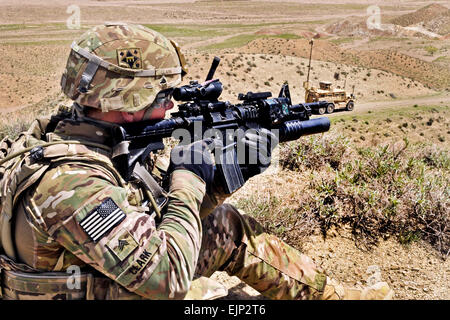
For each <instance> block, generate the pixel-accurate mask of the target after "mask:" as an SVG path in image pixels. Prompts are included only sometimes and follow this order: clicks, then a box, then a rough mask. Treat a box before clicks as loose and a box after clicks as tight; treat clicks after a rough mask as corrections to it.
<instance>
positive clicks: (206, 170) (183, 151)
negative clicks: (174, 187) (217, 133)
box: [168, 139, 214, 191]
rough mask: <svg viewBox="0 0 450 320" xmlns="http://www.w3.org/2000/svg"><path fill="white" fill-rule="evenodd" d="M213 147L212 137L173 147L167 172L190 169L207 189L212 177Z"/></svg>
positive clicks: (209, 187) (209, 186)
mask: <svg viewBox="0 0 450 320" xmlns="http://www.w3.org/2000/svg"><path fill="white" fill-rule="evenodd" d="M213 147H214V140H212V139H205V140H201V141H196V142H194V143H191V144H189V145H178V146H176V147H174V148H173V149H172V151H171V153H170V165H169V169H168V172H169V174H170V173H172V172H173V171H175V170H178V169H184V170H188V171H191V172H193V173H194V174H196V175H197V176H198V177H200V178H201V179H202V180H203V181H204V182H205V183H206V190H207V191H209V190H210V189H211V185H212V183H213V179H214V161H213V156H212V154H211V151H212V150H213Z"/></svg>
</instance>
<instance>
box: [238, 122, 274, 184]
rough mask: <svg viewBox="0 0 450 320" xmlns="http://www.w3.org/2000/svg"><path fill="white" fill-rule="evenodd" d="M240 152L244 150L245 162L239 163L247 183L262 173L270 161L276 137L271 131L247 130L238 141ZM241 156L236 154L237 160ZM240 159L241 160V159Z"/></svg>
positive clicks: (261, 129) (263, 129) (262, 129)
mask: <svg viewBox="0 0 450 320" xmlns="http://www.w3.org/2000/svg"><path fill="white" fill-rule="evenodd" d="M238 143H240V144H241V145H240V146H238V152H239V147H241V149H240V150H241V151H240V152H242V150H245V161H240V162H239V163H240V167H241V170H242V174H243V176H244V179H245V180H246V181H247V180H248V179H250V178H251V177H253V176H255V175H257V174H260V173H262V172H264V171H265V170H266V169H267V168H268V167H269V166H270V162H271V159H272V151H273V149H274V148H275V147H276V146H277V144H278V137H277V136H276V135H275V134H274V133H273V132H271V131H269V130H267V129H265V128H260V129H247V130H245V133H244V135H243V136H242V137H241V138H240V139H239V141H238ZM240 156H242V155H239V154H238V158H239V157H240ZM241 159H242V158H241Z"/></svg>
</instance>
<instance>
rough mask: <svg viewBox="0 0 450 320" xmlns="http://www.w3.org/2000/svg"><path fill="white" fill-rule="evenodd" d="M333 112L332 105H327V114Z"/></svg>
mask: <svg viewBox="0 0 450 320" xmlns="http://www.w3.org/2000/svg"><path fill="white" fill-rule="evenodd" d="M333 112H334V104H332V103H329V104H328V105H327V113H333Z"/></svg>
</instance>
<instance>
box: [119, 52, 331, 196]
mask: <svg viewBox="0 0 450 320" xmlns="http://www.w3.org/2000/svg"><path fill="white" fill-rule="evenodd" d="M219 61H220V59H219V58H218V57H215V58H214V60H213V63H212V65H211V68H210V70H209V72H208V76H207V77H206V80H205V82H204V83H201V84H200V83H199V82H198V81H191V82H190V84H189V85H184V86H181V87H177V88H175V89H174V90H173V98H174V99H175V100H177V101H180V102H182V104H180V105H179V106H178V112H176V113H172V115H171V117H170V118H167V119H164V120H157V121H145V122H141V123H139V124H136V123H133V124H124V125H120V126H117V127H116V132H115V133H114V134H113V136H114V140H115V141H114V145H116V146H119V148H118V149H124V150H125V152H122V153H121V152H118V154H119V155H118V156H116V157H115V158H113V161H114V162H115V164H116V167H117V168H118V170H119V172H120V173H121V174H122V176H123V177H124V178H125V180H128V179H129V178H130V177H131V174H132V172H133V168H134V166H135V165H136V163H137V162H142V161H144V159H145V158H146V157H147V156H148V155H149V153H150V152H154V151H158V150H162V149H164V144H163V138H166V137H171V136H172V135H173V133H174V132H175V131H176V130H177V129H184V130H187V131H188V132H189V133H190V137H191V141H187V142H193V141H198V140H202V139H203V138H204V134H205V132H206V131H208V130H215V131H218V132H219V133H222V137H223V136H227V130H236V129H238V128H241V127H246V128H253V129H258V128H266V129H268V130H278V133H279V142H285V141H292V140H297V139H298V138H300V137H301V136H304V135H310V134H316V133H322V132H326V131H328V130H329V128H330V121H329V119H328V118H326V117H322V118H315V119H310V116H311V108H310V107H309V106H308V104H302V103H299V104H292V102H291V96H290V92H289V86H288V84H287V83H286V84H283V86H282V88H281V90H280V93H279V95H278V97H277V98H271V96H272V93H271V92H257V93H253V92H247V93H246V94H242V93H240V94H239V95H238V100H239V101H240V102H239V103H237V104H232V103H230V102H229V101H220V100H218V99H219V97H220V95H221V93H222V90H223V86H222V83H221V82H220V81H219V79H214V80H213V76H214V73H215V70H216V68H217V66H218V64H219ZM199 127H200V130H199ZM228 132H229V131H228ZM121 145H122V146H124V148H121V147H120V146H121ZM217 156H218V158H219V159H220V161H218V162H217V161H216V169H217V171H216V174H217V173H218V174H219V175H220V177H221V179H222V182H223V187H224V191H225V192H226V193H233V192H234V191H236V190H237V189H239V188H240V187H241V186H242V185H243V184H244V183H245V180H244V178H243V175H242V171H241V168H240V166H239V163H238V159H237V158H238V157H237V152H236V142H233V141H232V142H231V143H230V142H228V144H226V143H225V144H224V147H223V148H222V149H221V151H220V154H219V155H216V159H217Z"/></svg>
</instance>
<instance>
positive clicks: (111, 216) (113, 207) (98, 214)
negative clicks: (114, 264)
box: [80, 198, 126, 242]
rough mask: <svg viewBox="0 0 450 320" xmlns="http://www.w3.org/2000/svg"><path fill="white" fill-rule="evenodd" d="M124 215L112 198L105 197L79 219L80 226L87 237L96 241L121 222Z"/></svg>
mask: <svg viewBox="0 0 450 320" xmlns="http://www.w3.org/2000/svg"><path fill="white" fill-rule="evenodd" d="M125 216H126V215H125V213H124V212H123V211H122V210H121V209H120V208H119V206H118V205H117V204H116V203H115V202H114V201H113V199H111V198H107V199H106V200H104V201H103V202H102V203H101V204H100V205H99V206H98V207H96V208H94V209H93V210H92V211H91V212H90V213H89V214H88V215H87V216H86V217H85V218H83V220H81V221H80V226H81V228H82V229H83V230H84V232H86V233H87V235H88V236H89V238H91V239H92V240H93V241H94V242H97V241H98V240H100V239H101V238H102V237H103V236H105V235H106V234H107V233H108V232H109V231H111V230H112V229H113V228H114V227H115V226H117V225H118V224H119V223H120V222H122V220H123V219H125Z"/></svg>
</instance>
